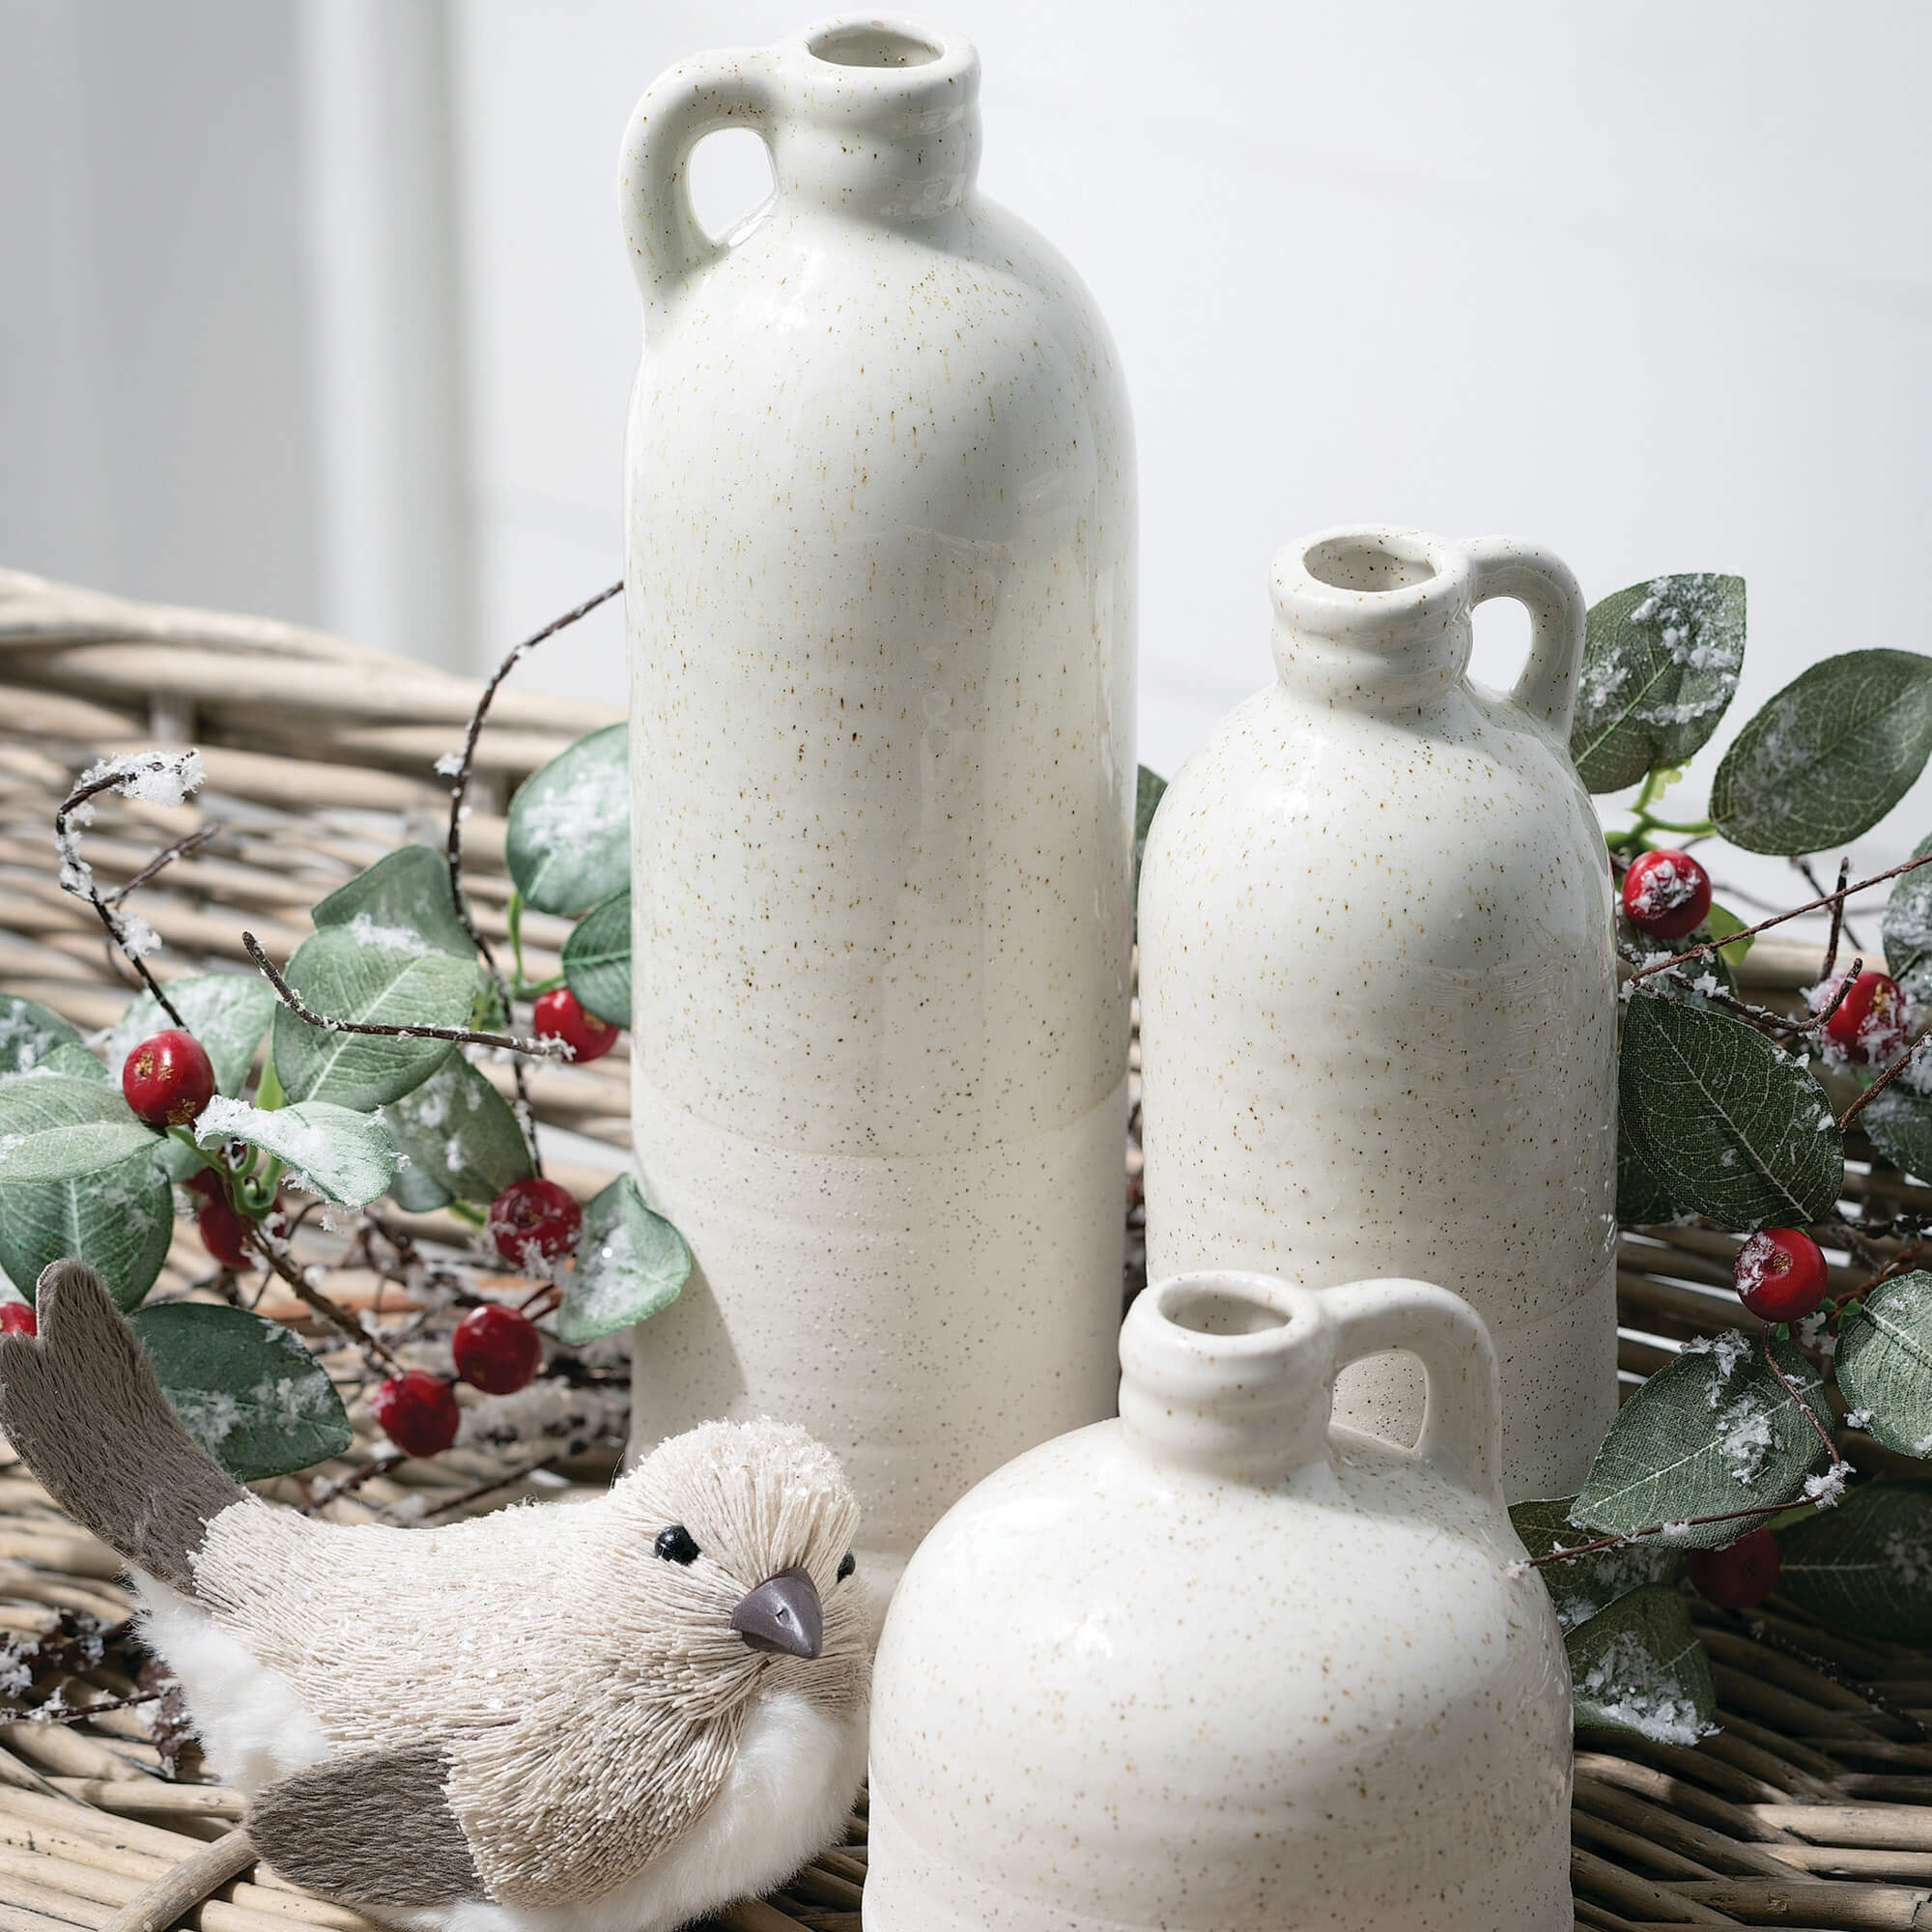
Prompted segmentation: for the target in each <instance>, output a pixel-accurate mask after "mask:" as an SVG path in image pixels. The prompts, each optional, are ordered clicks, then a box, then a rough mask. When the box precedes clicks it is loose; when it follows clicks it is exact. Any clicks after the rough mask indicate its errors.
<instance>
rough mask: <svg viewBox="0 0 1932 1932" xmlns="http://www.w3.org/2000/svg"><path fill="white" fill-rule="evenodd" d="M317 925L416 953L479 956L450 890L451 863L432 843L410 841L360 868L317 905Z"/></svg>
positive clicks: (364, 941) (366, 943)
mask: <svg viewBox="0 0 1932 1932" xmlns="http://www.w3.org/2000/svg"><path fill="white" fill-rule="evenodd" d="M313 917H314V919H315V923H316V927H317V930H321V928H323V927H324V926H335V925H339V926H345V927H347V928H348V930H349V932H350V933H351V934H352V935H353V936H354V937H355V939H356V940H357V941H358V942H359V943H360V944H362V945H364V946H377V947H382V948H384V949H385V950H386V951H388V952H401V953H406V954H410V955H412V956H413V955H418V954H421V953H424V952H447V953H448V954H449V955H450V956H451V957H452V958H456V959H473V958H474V957H475V954H476V945H475V942H474V941H473V940H472V939H471V938H470V937H469V932H468V931H467V930H466V929H465V927H464V924H463V921H462V919H461V917H460V916H459V915H458V913H457V910H456V898H455V895H454V894H453V893H452V892H451V890H450V884H449V862H448V861H447V860H446V859H445V858H444V857H443V855H442V854H441V853H440V852H438V851H436V850H434V849H433V848H432V847H430V846H428V845H405V846H404V847H402V849H401V850H400V851H396V852H391V853H390V854H389V855H388V857H387V858H385V859H379V860H378V861H377V862H376V864H375V865H373V866H371V867H369V869H368V870H367V871H366V872H358V873H357V874H356V875H355V878H353V879H351V880H350V881H349V883H348V884H347V885H346V886H339V887H338V888H337V889H336V890H335V891H334V892H332V893H330V894H329V895H328V896H327V898H326V899H324V900H323V901H322V902H321V904H320V905H318V906H317V907H316V908H315V912H314V915H313Z"/></svg>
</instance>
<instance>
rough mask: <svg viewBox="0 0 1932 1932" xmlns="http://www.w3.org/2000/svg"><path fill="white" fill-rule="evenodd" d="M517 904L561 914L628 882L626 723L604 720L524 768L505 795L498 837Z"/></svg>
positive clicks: (601, 897)
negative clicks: (505, 820)
mask: <svg viewBox="0 0 1932 1932" xmlns="http://www.w3.org/2000/svg"><path fill="white" fill-rule="evenodd" d="M503 851H504V858H505V861H506V862H507V864H508V866H509V868H510V877H511V878H512V879H513V880H514V881H515V882H516V886H517V890H518V891H519V892H520V893H522V894H523V895H524V903H525V904H526V905H527V906H531V907H533V908H535V910H536V911H538V912H555V913H563V914H565V915H569V914H572V913H580V912H582V910H583V908H584V907H585V906H588V905H595V904H596V903H597V901H598V900H599V899H606V898H609V897H610V896H611V894H612V893H614V892H616V891H617V890H618V889H619V888H620V887H623V886H626V885H628V884H629V883H630V879H631V768H630V740H629V730H628V727H627V726H625V725H607V726H606V727H605V728H604V729H603V730H601V731H593V732H591V733H590V735H589V736H588V737H587V738H580V739H579V740H578V741H577V743H576V744H574V745H573V746H571V748H570V749H569V751H567V752H563V753H559V754H558V755H557V756H556V757H554V758H553V759H552V760H551V761H550V763H549V764H547V765H545V766H543V767H542V768H541V769H540V770H538V771H534V772H532V773H531V774H530V775H529V777H528V778H526V780H525V781H523V783H522V784H520V785H519V786H518V787H517V791H516V796H515V797H514V798H512V799H511V800H510V824H509V831H508V834H507V835H506V838H505V841H504V848H503Z"/></svg>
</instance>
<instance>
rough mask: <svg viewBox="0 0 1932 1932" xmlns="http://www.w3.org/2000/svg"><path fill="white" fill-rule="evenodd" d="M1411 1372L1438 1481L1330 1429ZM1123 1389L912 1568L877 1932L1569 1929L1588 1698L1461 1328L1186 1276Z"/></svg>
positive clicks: (878, 1785)
mask: <svg viewBox="0 0 1932 1932" xmlns="http://www.w3.org/2000/svg"><path fill="white" fill-rule="evenodd" d="M1386 1349H1404V1350H1413V1351H1414V1353H1415V1354H1416V1355H1417V1356H1419V1357H1420V1358H1421V1361H1422V1363H1423V1364H1424V1366H1425V1368H1426V1370H1427V1375H1428V1391H1429V1395H1428V1403H1429V1407H1428V1421H1427V1423H1426V1425H1425V1427H1424V1429H1423V1432H1422V1436H1421V1440H1420V1442H1419V1444H1418V1446H1417V1448H1416V1450H1415V1451H1413V1452H1411V1451H1410V1450H1408V1449H1405V1448H1399V1447H1397V1446H1395V1445H1393V1444H1390V1443H1388V1442H1384V1441H1380V1440H1378V1439H1376V1438H1375V1437H1373V1436H1369V1435H1359V1434H1357V1433H1356V1432H1354V1431H1353V1430H1350V1429H1344V1428H1340V1427H1335V1428H1331V1427H1330V1424H1329V1395H1330V1390H1331V1386H1332V1384H1333V1381H1334V1377H1335V1372H1336V1369H1337V1367H1338V1365H1340V1364H1342V1363H1345V1362H1348V1361H1350V1360H1352V1359H1354V1358H1356V1357H1358V1356H1362V1355H1367V1354H1371V1353H1373V1352H1375V1351H1377V1350H1386ZM1121 1367H1122V1380H1121V1414H1120V1419H1119V1420H1118V1421H1115V1422H1102V1423H1097V1424H1095V1425H1094V1427H1092V1428H1090V1429H1084V1430H1080V1431H1077V1432H1076V1433H1075V1434H1073V1435H1066V1436H1063V1437H1062V1438H1061V1439H1060V1440H1059V1441H1057V1442H1051V1443H1048V1444H1046V1445H1045V1446H1044V1447H1043V1448H1039V1449H1036V1450H1034V1451H1032V1452H1031V1453H1030V1454H1028V1455H1025V1456H1022V1457H1021V1458H1020V1459H1019V1460H1018V1461H1017V1462H1015V1463H1011V1464H1009V1466H1008V1467H1007V1468H1005V1469H1002V1470H1001V1471H1000V1472H999V1473H998V1474H997V1475H995V1476H992V1477H990V1478H989V1479H988V1480H987V1481H985V1482H983V1483H981V1484H980V1486H979V1488H978V1489H976V1490H974V1491H973V1492H972V1493H971V1494H969V1495H968V1496H966V1497H965V1499H964V1500H963V1501H961V1502H959V1503H958V1504H956V1505H955V1506H954V1507H953V1508H952V1510H951V1511H950V1512H949V1513H948V1514H947V1516H946V1517H945V1518H944V1519H943V1520H942V1521H941V1522H940V1524H939V1526H938V1527H937V1528H936V1529H935V1530H934V1531H933V1532H932V1534H931V1536H929V1537H928V1538H927V1539H926V1541H925V1543H924V1544H923V1546H922V1547H921V1548H920V1550H919V1553H918V1554H917V1555H916V1556H915V1557H914V1558H913V1560H912V1563H911V1565H910V1566H909V1567H908V1569H907V1571H906V1574H905V1578H904V1581H903V1582H902V1583H901V1584H900V1586H899V1591H898V1595H897V1597H896V1598H895V1600H894V1603H893V1607H892V1612H891V1614H890V1616H889V1617H888V1618H887V1620H886V1628H885V1634H884V1636H883V1638H882V1639H881V1642H880V1646H879V1653H878V1662H877V1665H876V1667H875V1669H874V1673H873V1683H872V1713H873V1716H872V1778H871V1829H870V1841H871V1848H870V1859H869V1866H868V1876H867V1883H866V1902H865V1918H866V1932H988V1928H995V1927H996V1928H998V1932H1153V1928H1156V1927H1157V1928H1160V1932H1570V1926H1571V1923H1572V1915H1571V1904H1570V1885H1569V1873H1570V1843H1569V1830H1570V1672H1569V1668H1568V1665H1567V1663H1566V1661H1565V1658H1564V1652H1563V1639H1562V1635H1561V1634H1560V1633H1559V1631H1558V1629H1557V1626H1556V1618H1555V1615H1554V1613H1553V1611H1552V1610H1551V1608H1550V1605H1549V1598H1548V1592H1547V1591H1546V1590H1545V1588H1544V1586H1543V1582H1542V1579H1541V1578H1540V1577H1538V1576H1537V1575H1536V1573H1535V1572H1534V1571H1532V1570H1529V1569H1528V1568H1527V1567H1526V1566H1525V1565H1524V1562H1523V1549H1522V1546H1521V1544H1520V1543H1519V1542H1518V1540H1517V1538H1516V1535H1515V1532H1514V1531H1513V1530H1512V1529H1511V1527H1510V1522H1509V1518H1508V1516H1507V1515H1506V1514H1505V1513H1504V1510H1503V1503H1502V1495H1501V1492H1500V1490H1499V1488H1498V1485H1497V1457H1498V1453H1499V1440H1498V1428H1497V1407H1496V1368H1495V1357H1494V1354H1493V1352H1492V1350H1491V1348H1490V1344H1489V1340H1488V1338H1487V1336H1486V1335H1485V1334H1484V1331H1483V1326H1482V1323H1481V1321H1478V1320H1477V1318H1476V1317H1475V1315H1474V1314H1473V1313H1472V1312H1471V1311H1470V1309H1469V1307H1468V1305H1467V1304H1466V1303H1465V1302H1463V1301H1462V1300H1461V1299H1459V1298H1458V1297H1457V1296H1456V1295H1453V1294H1450V1293H1447V1292H1446V1291H1445V1290H1442V1289H1439V1288H1432V1287H1429V1286H1427V1285H1426V1284H1424V1283H1421V1282H1410V1281H1371V1282H1356V1283H1353V1284H1351V1285H1350V1286H1348V1287H1344V1288H1335V1289H1330V1290H1328V1291H1326V1292H1325V1293H1316V1292H1314V1291H1311V1290H1306V1289H1297V1288H1291V1287H1289V1286H1287V1285H1286V1284H1284V1283H1282V1282H1279V1281H1275V1280H1271V1279H1269V1278H1267V1277H1265V1276H1261V1275H1248V1274H1237V1273H1204V1274H1196V1275H1185V1276H1181V1277H1179V1278H1177V1279H1174V1280H1170V1281H1165V1282H1162V1283H1160V1284H1159V1285H1158V1286H1157V1287H1154V1288H1151V1289H1150V1290H1149V1291H1148V1292H1147V1293H1145V1294H1143V1295H1142V1296H1141V1297H1140V1299H1139V1300H1138V1301H1137V1302H1136V1303H1135V1304H1134V1306H1133V1309H1132V1310H1131V1312H1130V1313H1129V1314H1128V1316H1127V1321H1126V1326H1125V1328H1124V1329H1123V1330H1122V1336H1121Z"/></svg>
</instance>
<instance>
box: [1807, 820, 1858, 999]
mask: <svg viewBox="0 0 1932 1932" xmlns="http://www.w3.org/2000/svg"><path fill="white" fill-rule="evenodd" d="M1803 870H1804V883H1805V884H1806V885H1807V886H1809V887H1810V888H1811V890H1812V891H1813V892H1814V893H1816V892H1822V891H1823V890H1824V888H1823V887H1822V886H1820V885H1819V883H1818V881H1817V880H1816V879H1815V878H1813V877H1812V875H1811V867H1809V866H1805V867H1803ZM1851 876H1852V855H1851V854H1850V853H1849V852H1847V853H1846V854H1845V856H1844V857H1843V858H1842V859H1840V860H1839V861H1838V895H1837V897H1836V898H1834V899H1833V901H1832V937H1831V938H1830V940H1828V941H1827V942H1826V946H1825V964H1824V966H1823V968H1822V969H1821V970H1820V972H1819V974H1818V980H1819V983H1820V984H1823V982H1824V981H1825V980H1829V979H1830V978H1831V977H1832V968H1833V966H1835V965H1836V964H1837V963H1838V935H1839V934H1840V933H1841V932H1843V931H1844V930H1845V881H1846V880H1847V879H1849V878H1850V877H1851ZM1858 943H1859V942H1858V940H1857V938H1856V937H1854V938H1853V940H1852V944H1853V945H1854V946H1856V945H1857V944H1858ZM1846 978H1847V979H1848V980H1855V979H1857V978H1858V968H1857V967H1856V966H1855V967H1853V968H1852V970H1851V972H1850V973H1849V974H1847V975H1846Z"/></svg>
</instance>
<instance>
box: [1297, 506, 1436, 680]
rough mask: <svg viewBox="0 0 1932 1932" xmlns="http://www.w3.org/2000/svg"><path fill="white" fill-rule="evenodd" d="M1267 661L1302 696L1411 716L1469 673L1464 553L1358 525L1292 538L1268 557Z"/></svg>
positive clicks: (1424, 537) (1419, 536)
mask: <svg viewBox="0 0 1932 1932" xmlns="http://www.w3.org/2000/svg"><path fill="white" fill-rule="evenodd" d="M1271 588H1272V590H1273V593H1274V611H1275V617H1274V662H1275V669H1276V670H1277V672H1278V673H1279V674H1280V677H1281V681H1282V683H1283V684H1284V685H1286V686H1288V687H1289V688H1290V689H1291V690H1293V691H1296V692H1299V693H1301V694H1303V695H1305V696H1313V697H1317V698H1325V699H1326V700H1327V701H1328V702H1330V703H1332V704H1337V705H1346V706H1350V707H1353V708H1357V709H1361V710H1371V711H1393V710H1406V709H1413V708H1416V707H1418V706H1421V705H1425V704H1428V703H1430V702H1432V701H1433V700H1435V699H1436V698H1439V697H1441V696H1443V695H1444V694H1445V693H1446V692H1448V691H1449V690H1450V689H1452V688H1453V687H1454V686H1456V685H1457V684H1459V683H1460V682H1461V681H1462V678H1463V673H1464V671H1466V670H1467V668H1468V664H1469V648H1470V644H1471V641H1472V636H1471V632H1470V628H1469V612H1470V609H1471V607H1472V605H1473V603H1474V566H1473V562H1472V559H1471V557H1470V554H1469V553H1468V551H1467V549H1466V547H1465V546H1463V545H1461V544H1455V543H1450V542H1448V541H1446V540H1445V539H1443V538H1441V537H1433V536H1430V535H1428V534H1427V533H1425V532H1424V531H1421V530H1400V529H1389V528H1386V527H1384V526H1380V525H1372V524H1364V525H1357V526H1349V527H1345V528H1341V529H1333V530H1323V531H1321V532H1320V533H1319V534H1317V535H1315V536H1312V537H1301V538H1298V539H1297V540H1296V541H1295V542H1293V543H1292V544H1290V545H1289V546H1288V547H1287V548H1286V549H1285V550H1283V551H1281V552H1280V553H1279V554H1277V555H1276V557H1275V560H1274V569H1273V573H1272V579H1271Z"/></svg>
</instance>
